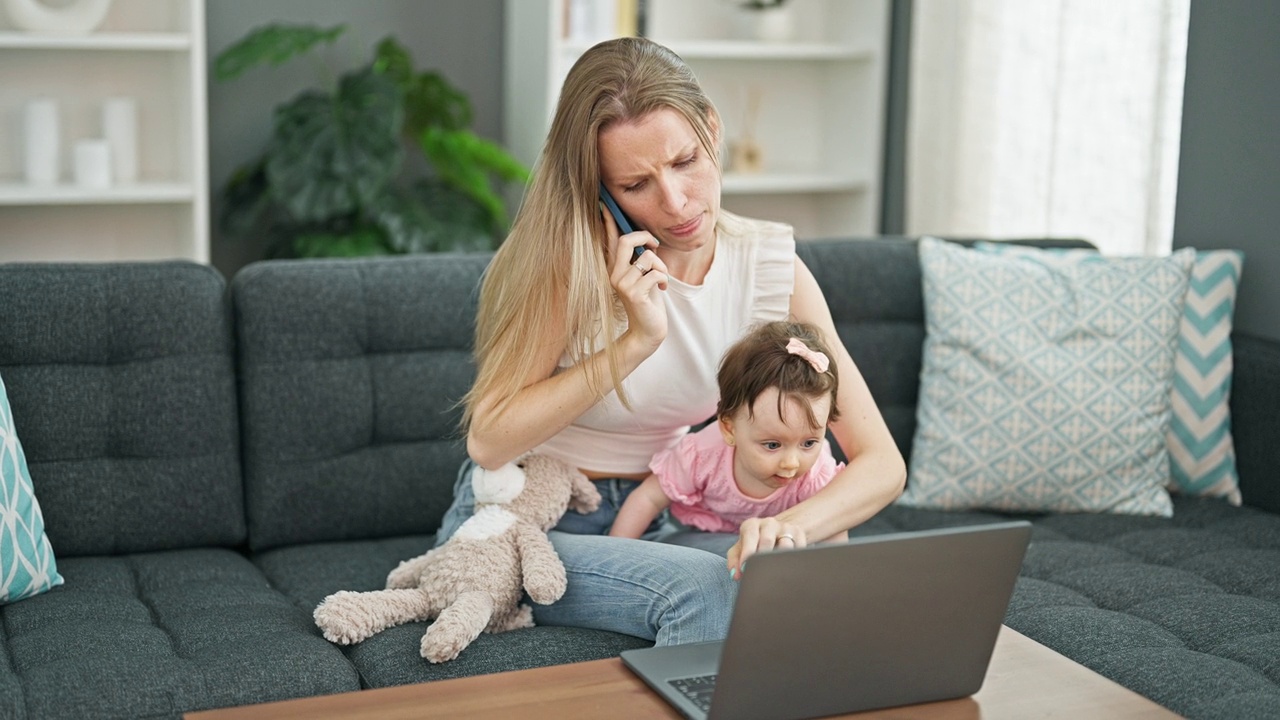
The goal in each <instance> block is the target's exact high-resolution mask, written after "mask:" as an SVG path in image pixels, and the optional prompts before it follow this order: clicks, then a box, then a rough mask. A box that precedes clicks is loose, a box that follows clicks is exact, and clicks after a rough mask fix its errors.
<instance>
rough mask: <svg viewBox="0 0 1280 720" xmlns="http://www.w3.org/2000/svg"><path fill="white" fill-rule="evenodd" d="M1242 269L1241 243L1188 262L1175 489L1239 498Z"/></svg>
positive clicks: (1002, 247)
mask: <svg viewBox="0 0 1280 720" xmlns="http://www.w3.org/2000/svg"><path fill="white" fill-rule="evenodd" d="M977 248H978V249H979V250H981V251H983V252H997V253H1010V252H1014V253H1049V254H1052V255H1055V256H1059V257H1063V258H1067V259H1069V260H1080V259H1082V258H1087V257H1098V254H1097V253H1096V252H1094V251H1092V250H1057V249H1048V250H1041V249H1037V248H1029V247H1025V246H1017V245H1009V244H1007V243H986V242H981V243H978V244H977ZM1243 268H1244V254H1243V253H1241V252H1240V251H1239V250H1201V251H1198V252H1197V253H1196V260H1195V264H1194V265H1193V266H1192V268H1191V283H1190V285H1189V286H1188V288H1187V297H1186V302H1185V304H1184V305H1183V314H1182V321H1181V326H1180V328H1179V332H1178V351H1177V354H1176V355H1175V356H1174V362H1173V387H1172V389H1171V399H1172V402H1173V413H1172V416H1171V418H1170V423H1169V433H1168V435H1167V438H1166V439H1167V443H1168V446H1169V483H1168V487H1169V489H1170V490H1173V491H1175V492H1179V493H1182V494H1185V495H1202V496H1207V497H1221V498H1225V499H1226V500H1227V501H1228V502H1230V503H1231V504H1232V505H1239V504H1240V503H1241V497H1240V479H1239V475H1238V474H1237V473H1236V453H1235V443H1234V441H1233V439H1232V437H1231V404H1230V403H1231V374H1232V353H1231V328H1232V321H1233V317H1234V314H1235V302H1236V289H1237V288H1238V287H1239V285H1240V273H1241V271H1242V270H1243Z"/></svg>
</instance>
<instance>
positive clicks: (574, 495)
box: [569, 470, 600, 515]
mask: <svg viewBox="0 0 1280 720" xmlns="http://www.w3.org/2000/svg"><path fill="white" fill-rule="evenodd" d="M569 482H570V488H571V490H570V495H569V509H570V510H572V511H574V512H576V513H580V514H582V515H586V514H587V513H591V512H595V511H596V510H597V509H598V508H599V507H600V491H599V490H597V489H596V484H595V483H593V482H591V479H590V478H588V477H587V476H586V475H583V474H582V473H580V472H578V471H576V470H575V471H573V472H571V473H570V475H569Z"/></svg>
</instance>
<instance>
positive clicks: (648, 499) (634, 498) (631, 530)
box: [609, 475, 671, 538]
mask: <svg viewBox="0 0 1280 720" xmlns="http://www.w3.org/2000/svg"><path fill="white" fill-rule="evenodd" d="M669 505H671V500H670V498H668V497H667V494H666V493H664V492H662V485H661V484H660V483H659V482H658V476H657V475H650V476H649V477H647V478H645V481H644V482H642V483H640V487H638V488H636V489H635V490H632V491H631V494H630V495H628V496H627V499H626V500H625V501H624V502H623V503H622V507H621V508H619V509H618V517H617V518H615V519H614V521H613V527H612V528H610V529H609V536H610V537H626V538H638V537H640V536H641V535H644V531H645V530H646V529H648V527H649V524H650V523H652V522H653V519H654V518H656V517H658V513H660V512H662V511H663V510H666V509H667V506H669Z"/></svg>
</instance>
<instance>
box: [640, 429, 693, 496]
mask: <svg viewBox="0 0 1280 720" xmlns="http://www.w3.org/2000/svg"><path fill="white" fill-rule="evenodd" d="M697 464H698V453H697V450H696V448H695V447H694V436H693V435H692V434H689V435H685V436H684V437H682V438H680V442H678V443H676V444H675V445H674V446H673V447H671V448H668V449H666V450H663V451H662V452H660V453H658V454H657V455H654V456H653V460H651V461H649V469H650V470H652V471H653V474H654V475H657V476H658V485H659V486H660V487H661V488H662V492H663V493H664V494H665V495H666V496H667V497H668V498H670V499H671V502H673V503H679V504H681V505H693V504H695V503H700V502H702V487H701V486H700V485H699V484H698V483H697V481H696V475H695V472H696V470H697Z"/></svg>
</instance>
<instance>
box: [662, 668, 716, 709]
mask: <svg viewBox="0 0 1280 720" xmlns="http://www.w3.org/2000/svg"><path fill="white" fill-rule="evenodd" d="M667 682H668V683H670V684H671V687H673V688H675V689H676V690H677V691H679V692H680V694H681V695H684V696H685V697H687V698H689V700H690V701H692V702H693V704H694V705H697V706H698V707H699V708H701V709H702V710H703V711H704V712H706V711H710V710H711V695H712V693H714V692H715V690H716V676H715V675H714V674H712V675H695V676H694V677H687V678H676V679H675V680H668V681H667Z"/></svg>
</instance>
